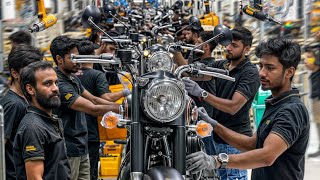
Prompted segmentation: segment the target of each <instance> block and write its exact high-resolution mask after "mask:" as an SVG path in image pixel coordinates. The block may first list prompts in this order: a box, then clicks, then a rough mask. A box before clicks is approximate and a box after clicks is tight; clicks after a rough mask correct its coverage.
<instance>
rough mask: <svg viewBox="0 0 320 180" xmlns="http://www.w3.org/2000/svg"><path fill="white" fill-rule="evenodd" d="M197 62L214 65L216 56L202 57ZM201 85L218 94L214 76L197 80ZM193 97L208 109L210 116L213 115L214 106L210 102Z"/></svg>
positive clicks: (200, 105)
mask: <svg viewBox="0 0 320 180" xmlns="http://www.w3.org/2000/svg"><path fill="white" fill-rule="evenodd" d="M197 62H200V63H203V64H205V65H207V66H212V64H213V63H214V58H213V57H209V58H206V59H202V60H199V61H197ZM196 82H197V83H198V84H199V86H200V87H201V88H202V89H204V90H206V91H207V92H209V93H211V94H216V85H215V81H214V78H212V79H211V80H210V81H196ZM191 97H192V99H193V100H194V101H195V103H196V105H197V106H198V107H204V108H205V110H206V111H207V113H208V115H209V116H210V117H212V115H213V106H212V105H210V104H209V103H207V102H205V101H204V100H203V99H201V98H198V97H195V96H191Z"/></svg>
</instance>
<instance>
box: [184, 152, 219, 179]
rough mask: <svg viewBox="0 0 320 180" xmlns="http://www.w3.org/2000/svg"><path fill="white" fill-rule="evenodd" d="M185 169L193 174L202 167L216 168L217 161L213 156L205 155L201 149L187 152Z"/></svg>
mask: <svg viewBox="0 0 320 180" xmlns="http://www.w3.org/2000/svg"><path fill="white" fill-rule="evenodd" d="M186 160H187V161H186V162H187V170H188V171H189V172H190V173H191V174H195V173H197V172H199V171H201V170H203V169H217V168H218V167H217V166H218V165H217V164H218V163H217V162H216V160H215V158H213V157H212V156H209V155H207V154H206V153H204V152H203V151H198V152H195V153H192V154H189V155H188V156H187V158H186Z"/></svg>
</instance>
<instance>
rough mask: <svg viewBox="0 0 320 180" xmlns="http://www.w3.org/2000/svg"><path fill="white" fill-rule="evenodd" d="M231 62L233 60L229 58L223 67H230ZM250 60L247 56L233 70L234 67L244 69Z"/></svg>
mask: <svg viewBox="0 0 320 180" xmlns="http://www.w3.org/2000/svg"><path fill="white" fill-rule="evenodd" d="M230 62H231V60H227V61H226V62H225V63H224V65H223V67H224V68H225V69H228V67H229V65H230ZM249 62H250V60H249V59H248V58H247V57H245V58H244V60H242V61H241V62H240V63H239V64H238V65H237V66H236V67H235V68H233V69H232V70H231V71H233V70H234V69H242V68H243V67H244V66H245V65H246V64H247V63H249Z"/></svg>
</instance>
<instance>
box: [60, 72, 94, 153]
mask: <svg viewBox="0 0 320 180" xmlns="http://www.w3.org/2000/svg"><path fill="white" fill-rule="evenodd" d="M56 72H57V75H58V78H59V81H58V86H59V91H60V99H61V106H60V107H59V108H58V109H55V113H56V114H57V115H58V117H59V118H61V119H62V122H63V127H64V131H65V134H64V135H65V139H66V144H67V152H68V156H69V157H79V156H82V155H85V154H87V153H88V129H87V121H86V117H85V113H84V112H80V111H75V110H73V109H71V108H70V106H71V105H72V104H73V103H74V102H75V100H76V99H77V98H78V97H80V96H81V94H82V93H83V91H84V88H83V86H82V85H81V81H80V80H79V78H78V77H77V76H75V75H73V74H71V75H70V77H68V76H66V75H65V74H63V73H62V72H61V71H60V70H59V69H56Z"/></svg>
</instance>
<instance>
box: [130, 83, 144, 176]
mask: <svg viewBox="0 0 320 180" xmlns="http://www.w3.org/2000/svg"><path fill="white" fill-rule="evenodd" d="M139 102H140V101H139V89H138V84H137V83H134V84H133V87H132V101H131V107H132V111H131V117H132V123H131V131H130V138H131V144H130V150H131V156H130V162H131V173H130V177H131V180H142V179H143V167H144V161H143V159H144V157H143V152H144V151H143V138H144V137H143V126H142V124H141V122H140V121H139V120H140V110H139V108H140V105H139Z"/></svg>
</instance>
